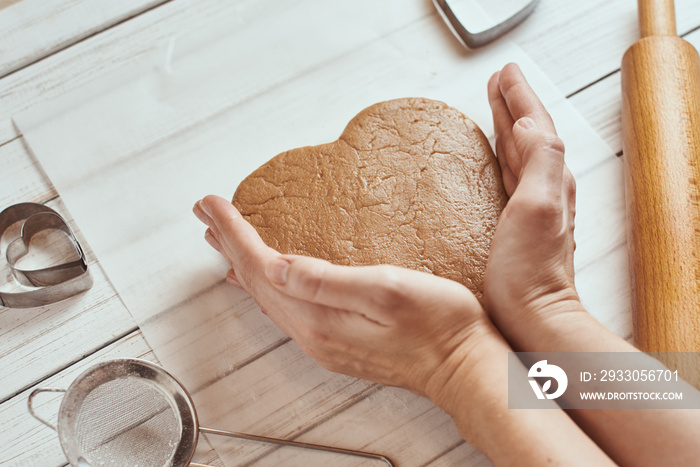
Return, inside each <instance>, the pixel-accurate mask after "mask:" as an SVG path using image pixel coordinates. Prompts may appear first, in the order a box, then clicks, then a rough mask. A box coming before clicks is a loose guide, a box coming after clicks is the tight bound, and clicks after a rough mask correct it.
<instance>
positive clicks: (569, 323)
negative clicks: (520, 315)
mask: <svg viewBox="0 0 700 467" xmlns="http://www.w3.org/2000/svg"><path fill="white" fill-rule="evenodd" d="M536 307H537V305H531V308H530V309H529V310H527V311H528V316H530V317H531V318H530V319H524V320H519V321H518V322H517V323H512V324H517V325H516V326H511V327H509V328H507V329H504V330H503V334H504V335H505V336H506V338H507V339H508V341H509V342H510V343H511V344H512V346H513V348H514V349H515V350H516V351H521V352H631V351H635V350H636V349H635V348H634V346H632V345H631V344H629V343H627V342H626V341H624V340H623V339H621V338H620V337H619V336H617V335H616V334H614V333H613V332H612V331H610V330H608V329H607V328H606V327H605V326H603V325H602V324H601V323H600V322H599V321H598V320H596V319H595V318H594V317H593V316H592V315H591V314H590V313H588V311H587V310H586V309H585V308H584V306H583V304H582V303H581V302H580V301H579V300H578V297H576V298H567V299H563V300H557V301H550V302H548V303H546V304H543V305H541V307H540V308H539V309H537V308H536Z"/></svg>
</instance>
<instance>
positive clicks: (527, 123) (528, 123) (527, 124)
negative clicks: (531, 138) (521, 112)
mask: <svg viewBox="0 0 700 467" xmlns="http://www.w3.org/2000/svg"><path fill="white" fill-rule="evenodd" d="M518 125H520V126H521V127H523V128H525V129H527V130H531V129H533V128H537V125H536V124H535V121H534V120H533V119H531V118H530V117H523V118H521V119H520V120H518Z"/></svg>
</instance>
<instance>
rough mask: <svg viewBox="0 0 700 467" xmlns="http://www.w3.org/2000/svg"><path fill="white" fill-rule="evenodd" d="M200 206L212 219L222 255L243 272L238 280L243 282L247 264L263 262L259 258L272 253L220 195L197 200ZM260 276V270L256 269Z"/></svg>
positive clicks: (252, 264)
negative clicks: (223, 253) (199, 201)
mask: <svg viewBox="0 0 700 467" xmlns="http://www.w3.org/2000/svg"><path fill="white" fill-rule="evenodd" d="M200 207H201V209H202V210H203V211H204V213H205V214H206V215H208V216H209V217H210V218H211V220H212V225H211V228H212V230H213V231H215V232H218V234H217V235H216V238H217V240H218V241H219V243H220V245H221V247H222V249H223V251H224V252H225V255H226V256H227V257H228V258H229V259H230V260H231V263H232V264H233V266H234V267H235V269H236V271H238V272H240V273H242V274H243V277H239V280H243V281H244V283H246V282H247V277H245V276H246V272H247V271H248V270H249V269H250V267H252V266H255V265H261V264H263V262H262V260H263V259H264V258H265V257H268V256H269V255H270V254H272V253H273V250H271V249H270V248H268V247H267V246H266V245H265V243H264V242H263V241H262V239H261V238H260V235H258V232H257V231H256V230H255V228H254V227H253V226H252V225H250V224H249V223H248V222H246V221H245V219H243V217H242V216H241V214H240V213H239V212H238V210H237V209H236V208H235V207H234V206H233V205H232V204H231V203H230V202H229V201H227V200H225V199H224V198H221V197H218V196H213V195H209V196H207V197H205V198H204V199H203V200H202V201H201V203H200ZM259 273H260V274H261V275H262V271H259Z"/></svg>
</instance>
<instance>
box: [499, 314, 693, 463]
mask: <svg viewBox="0 0 700 467" xmlns="http://www.w3.org/2000/svg"><path fill="white" fill-rule="evenodd" d="M557 307H558V308H557V309H554V310H548V312H547V313H543V314H541V315H540V316H539V318H536V319H532V320H529V321H528V322H527V324H524V325H523V326H522V327H521V328H519V330H518V331H519V332H518V333H517V335H512V336H508V337H509V338H510V339H512V340H511V342H513V343H514V345H515V346H517V349H518V350H520V351H528V352H638V349H636V348H635V347H634V346H633V345H631V344H629V343H628V342H626V341H625V340H624V339H621V338H620V337H618V336H617V335H615V334H614V333H612V332H610V331H609V330H608V329H606V328H605V327H604V326H603V325H601V324H600V323H599V322H598V321H596V320H595V318H593V317H592V316H591V315H590V314H589V313H588V312H586V310H585V309H584V308H583V306H582V305H581V303H580V302H577V301H570V302H564V303H560V304H558V305H557ZM568 414H569V415H570V416H571V418H573V419H574V420H575V421H576V423H577V424H578V425H579V426H580V427H581V428H582V429H584V430H585V431H586V433H588V435H589V436H590V437H591V438H592V439H593V440H595V441H596V442H597V443H598V445H599V446H601V447H602V448H603V449H604V450H605V451H606V452H607V453H608V454H609V455H610V457H612V458H613V459H614V460H615V461H616V462H618V463H619V464H621V465H635V466H643V465H650V466H652V465H653V466H655V465H688V464H689V463H692V462H696V459H697V458H698V457H700V445H698V443H697V440H698V439H700V412H699V411H697V410H643V409H636V410H635V409H633V410H624V409H617V410H596V409H582V410H569V411H568Z"/></svg>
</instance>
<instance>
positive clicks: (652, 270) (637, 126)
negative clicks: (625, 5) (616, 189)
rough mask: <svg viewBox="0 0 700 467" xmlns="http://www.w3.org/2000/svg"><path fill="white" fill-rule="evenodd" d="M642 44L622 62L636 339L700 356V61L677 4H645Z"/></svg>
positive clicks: (649, 0) (648, 0)
mask: <svg viewBox="0 0 700 467" xmlns="http://www.w3.org/2000/svg"><path fill="white" fill-rule="evenodd" d="M638 3H639V27H640V32H641V36H642V39H640V40H639V41H637V42H636V43H635V44H634V45H632V46H631V47H630V48H629V49H628V50H627V52H626V53H625V55H624V57H623V59H622V99H623V105H622V108H623V110H622V129H623V136H624V141H623V148H624V161H625V171H626V174H625V189H626V195H627V220H628V240H629V253H630V270H631V274H632V294H633V319H634V340H635V344H636V345H637V347H639V348H640V349H642V350H644V351H647V352H679V351H689V352H699V351H700V207H699V206H698V202H699V200H700V187H699V186H698V183H699V182H700V58H699V57H698V52H697V51H696V50H695V48H694V47H693V46H692V45H690V44H689V43H688V42H686V41H684V40H683V39H681V38H680V37H677V35H676V20H675V11H674V5H673V0H638Z"/></svg>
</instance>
